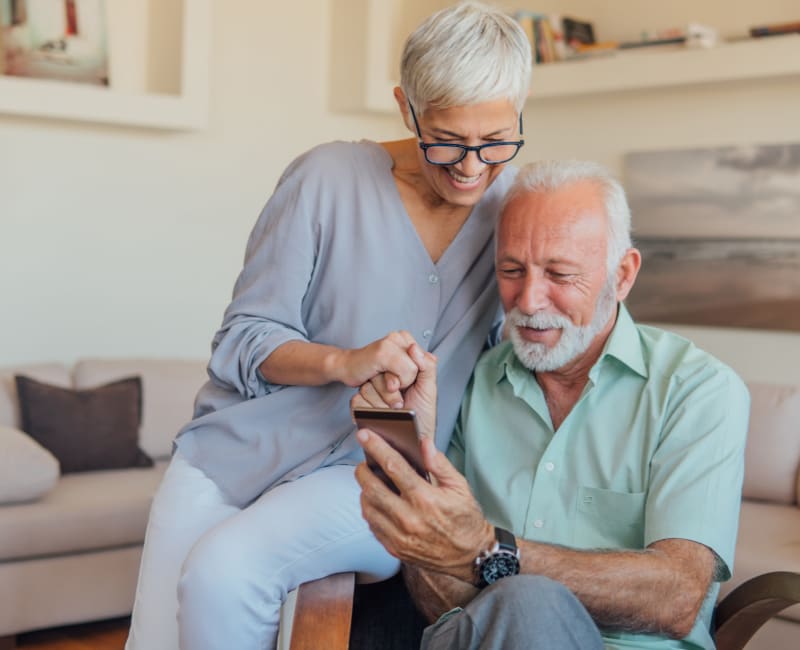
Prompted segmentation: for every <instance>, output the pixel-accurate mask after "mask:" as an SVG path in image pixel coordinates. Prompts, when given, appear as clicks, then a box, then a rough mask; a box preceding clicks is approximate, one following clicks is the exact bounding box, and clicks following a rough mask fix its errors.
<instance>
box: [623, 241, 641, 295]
mask: <svg viewBox="0 0 800 650" xmlns="http://www.w3.org/2000/svg"><path fill="white" fill-rule="evenodd" d="M641 266H642V254H641V253H640V252H639V250H638V249H636V248H629V249H628V250H627V251H625V255H623V256H622V260H620V263H619V266H618V267H617V301H618V302H622V301H623V300H625V298H627V297H628V294H629V293H630V292H631V289H633V284H634V282H636V276H637V275H638V274H639V269H640V268H641Z"/></svg>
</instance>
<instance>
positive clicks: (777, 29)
mask: <svg viewBox="0 0 800 650" xmlns="http://www.w3.org/2000/svg"><path fill="white" fill-rule="evenodd" d="M779 34H800V21H796V22H791V23H773V24H771V25H758V26H756V27H751V28H750V36H752V37H753V38H760V37H762V36H778V35H779Z"/></svg>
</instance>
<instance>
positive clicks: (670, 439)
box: [352, 162, 749, 650]
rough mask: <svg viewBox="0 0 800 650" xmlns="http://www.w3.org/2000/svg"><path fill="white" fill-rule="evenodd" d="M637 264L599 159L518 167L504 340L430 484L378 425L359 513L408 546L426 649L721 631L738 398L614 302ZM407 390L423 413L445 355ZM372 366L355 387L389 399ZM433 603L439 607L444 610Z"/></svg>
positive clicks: (686, 352) (625, 217) (736, 485)
mask: <svg viewBox="0 0 800 650" xmlns="http://www.w3.org/2000/svg"><path fill="white" fill-rule="evenodd" d="M640 263H641V257H640V254H639V252H638V251H637V250H636V249H635V248H632V246H631V240H630V212H629V209H628V206H627V203H626V200H625V194H624V191H623V190H622V187H621V186H620V185H619V183H618V182H617V181H615V180H614V179H613V178H611V177H610V176H609V174H608V173H607V172H606V171H605V170H604V169H603V168H602V167H600V166H598V165H595V164H593V163H582V162H543V163H537V164H533V165H529V166H527V167H524V168H523V169H522V170H521V171H520V173H519V175H518V176H517V179H516V181H515V183H514V185H513V186H512V187H511V189H510V190H509V193H508V195H507V197H506V200H505V203H504V207H503V210H502V213H501V217H500V220H499V223H498V228H497V251H496V274H497V282H498V286H499V290H500V296H501V299H502V302H503V306H504V308H505V311H506V316H507V320H506V331H507V333H508V337H509V338H510V341H509V342H505V343H503V344H501V345H499V346H497V347H495V348H494V349H492V350H490V351H488V352H486V353H484V355H483V357H482V358H481V360H480V361H479V363H478V365H477V367H476V368H475V372H474V376H473V378H472V382H471V384H470V386H469V388H468V389H467V392H466V394H465V397H464V400H463V402H462V406H461V413H460V416H459V420H458V423H457V426H456V430H455V432H454V434H453V438H452V440H451V442H450V447H449V449H448V452H447V457H445V456H444V455H443V454H441V453H440V452H438V451H436V448H435V447H434V445H433V444H432V442H431V440H430V439H423V442H422V453H423V459H424V462H425V464H426V467H427V469H428V471H429V473H430V475H431V477H432V483H427V482H425V481H424V480H423V479H422V478H421V477H420V476H419V475H418V474H417V473H416V472H415V471H414V470H413V469H411V467H410V466H409V465H408V464H407V463H406V462H405V461H404V460H403V458H402V457H401V456H400V455H399V454H397V453H396V452H395V451H394V450H393V449H392V448H391V447H390V446H389V445H387V444H386V443H385V442H384V441H383V440H382V439H381V438H380V437H379V436H378V435H376V434H375V433H373V432H370V431H367V430H362V431H360V432H359V434H358V436H359V440H360V442H361V444H362V446H363V447H364V449H365V451H366V453H367V454H369V455H370V456H372V457H373V458H375V459H376V460H377V461H378V463H379V464H380V465H381V466H382V467H383V469H384V470H385V472H386V474H387V475H388V476H389V477H390V478H391V479H392V481H393V482H394V483H395V484H396V485H397V486H398V488H399V491H400V494H399V495H398V494H395V493H393V492H392V491H391V490H390V489H389V488H388V487H386V486H385V485H384V484H383V483H382V482H381V480H380V479H378V478H377V476H376V475H375V474H373V473H372V472H371V471H370V469H369V468H368V467H367V466H366V465H365V464H362V465H360V466H359V468H358V469H357V478H358V481H359V483H360V485H361V487H362V498H361V503H362V511H363V514H364V517H365V518H366V520H367V521H368V522H369V524H370V528H371V529H372V530H373V532H374V533H375V535H376V536H377V538H378V539H379V540H380V541H381V543H383V544H384V546H385V547H386V548H387V549H388V550H389V552H391V553H392V554H393V555H395V556H396V557H398V558H400V559H401V560H402V561H403V562H404V571H405V577H406V582H407V584H408V586H409V590H410V592H411V594H412V597H413V598H414V601H415V603H416V604H417V606H418V607H419V608H420V609H421V611H422V612H423V613H424V614H425V615H426V617H427V618H428V619H429V620H430V621H436V623H435V624H433V625H431V626H430V627H428V628H427V629H426V631H425V634H424V637H423V648H432V649H433V648H435V649H437V650H438V649H439V648H452V649H455V648H458V649H459V650H464V649H466V648H525V649H528V648H547V649H550V648H553V649H559V650H561V649H563V648H580V649H581V650H586V649H587V648H603V647H605V648H713V647H714V643H713V640H712V638H711V636H710V633H709V624H710V616H711V612H712V609H713V604H714V601H715V599H716V596H717V592H718V590H719V584H718V583H719V581H721V580H726V579H728V578H729V577H730V573H731V567H732V565H733V551H734V545H735V540H736V530H737V521H738V512H739V498H740V489H741V483H742V475H743V455H744V443H745V435H746V431H747V423H748V408H749V396H748V393H747V390H746V388H745V386H744V384H743V383H742V381H741V380H740V379H739V378H738V377H737V376H736V375H735V374H734V373H733V371H732V370H730V369H729V368H728V367H727V366H725V365H723V364H722V363H721V362H720V361H718V360H717V359H715V358H713V357H711V356H710V355H708V354H707V353H705V352H703V351H701V350H699V349H698V348H696V347H695V346H694V345H692V343H690V342H689V341H687V340H685V339H683V338H680V337H678V336H676V335H674V334H671V333H669V332H665V331H662V330H659V329H656V328H653V327H647V326H643V325H637V324H635V323H634V322H633V320H632V319H631V316H630V315H629V313H628V311H627V310H626V308H625V307H624V305H623V304H622V301H623V300H624V299H625V298H626V296H627V295H628V293H629V292H630V290H631V287H632V286H633V284H634V281H635V279H636V275H637V273H638V270H639V267H640ZM410 354H411V356H412V358H413V359H414V360H415V363H416V364H417V366H418V367H419V373H418V375H417V380H416V382H415V384H414V385H413V386H412V387H411V388H409V389H408V391H407V392H406V394H405V396H404V397H405V404H404V406H405V407H406V408H412V409H415V410H416V411H417V415H418V419H419V426H420V428H421V430H422V431H423V433H430V432H431V431H433V430H434V423H435V417H436V416H435V402H436V381H435V375H436V360H435V358H434V357H432V356H431V355H430V354H428V353H425V352H423V351H422V350H421V349H420V348H419V347H417V346H412V348H411V350H410ZM381 394H383V387H382V386H381V385H380V384H379V382H373V383H370V384H365V385H364V386H362V388H361V390H360V391H359V394H358V395H356V397H354V398H353V402H352V404H353V405H354V406H357V405H371V406H386V405H385V404H384V403H383V402H382V400H381V397H380V396H381ZM437 619H438V620H437Z"/></svg>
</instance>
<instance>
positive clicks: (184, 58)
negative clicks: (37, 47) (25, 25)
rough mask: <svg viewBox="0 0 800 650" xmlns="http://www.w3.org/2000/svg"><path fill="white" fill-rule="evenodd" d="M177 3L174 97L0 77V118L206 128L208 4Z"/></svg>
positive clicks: (199, 1) (208, 0)
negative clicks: (177, 77)
mask: <svg viewBox="0 0 800 650" xmlns="http://www.w3.org/2000/svg"><path fill="white" fill-rule="evenodd" d="M181 5H182V12H181V13H182V18H181V25H180V26H181V29H180V32H181V34H182V38H181V42H180V43H179V44H178V47H176V48H175V51H174V56H176V57H178V58H179V67H180V83H179V85H180V88H179V92H178V93H175V94H168V93H156V92H152V91H146V90H145V91H142V92H135V91H134V90H128V91H123V90H115V89H114V87H113V79H112V86H111V87H101V86H91V85H86V84H77V83H69V82H60V81H53V80H41V79H26V78H20V77H11V76H0V114H6V115H21V116H32V117H41V118H51V119H63V120H77V121H81V122H94V123H101V124H115V125H124V126H135V127H145V128H152V129H165V130H193V129H202V128H204V127H205V126H206V125H207V123H208V67H209V54H210V47H209V43H210V27H211V0H182V2H181ZM112 52H113V51H112ZM145 54H146V53H145Z"/></svg>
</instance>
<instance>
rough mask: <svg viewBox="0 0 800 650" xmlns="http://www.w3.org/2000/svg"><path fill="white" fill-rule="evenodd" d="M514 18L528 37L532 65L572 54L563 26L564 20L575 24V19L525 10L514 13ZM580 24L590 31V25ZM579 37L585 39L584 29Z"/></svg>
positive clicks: (549, 61)
mask: <svg viewBox="0 0 800 650" xmlns="http://www.w3.org/2000/svg"><path fill="white" fill-rule="evenodd" d="M514 18H515V19H516V20H517V22H518V23H519V24H520V25H521V26H522V28H523V30H524V31H525V34H526V35H527V36H528V41H529V42H530V44H531V52H532V53H533V57H534V63H552V62H554V61H561V60H563V59H567V58H569V57H570V55H571V53H572V52H571V49H570V47H569V45H568V44H567V37H566V32H565V28H564V25H565V21H566V20H569V21H572V22H573V23H574V22H577V21H575V19H572V18H570V19H566V18H562V17H561V15H560V14H553V13H551V14H543V13H538V12H535V11H525V10H519V11H517V12H515V13H514ZM582 24H583V25H589V30H590V31H591V24H589V23H582ZM581 37H582V38H586V30H585V28H584V30H583V32H582V35H581ZM592 38H593V37H592Z"/></svg>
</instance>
